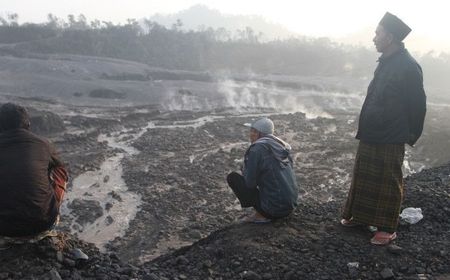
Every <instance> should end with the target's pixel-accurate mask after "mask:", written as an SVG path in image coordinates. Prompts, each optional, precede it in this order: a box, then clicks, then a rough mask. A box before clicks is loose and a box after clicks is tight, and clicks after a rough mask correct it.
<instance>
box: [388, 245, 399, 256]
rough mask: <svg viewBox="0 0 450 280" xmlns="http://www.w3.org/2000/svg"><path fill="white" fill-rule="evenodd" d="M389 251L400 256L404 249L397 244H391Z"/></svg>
mask: <svg viewBox="0 0 450 280" xmlns="http://www.w3.org/2000/svg"><path fill="white" fill-rule="evenodd" d="M387 250H388V252H389V253H391V254H394V255H400V254H401V253H402V252H403V248H402V247H400V246H397V245H395V244H389V245H388V247H387Z"/></svg>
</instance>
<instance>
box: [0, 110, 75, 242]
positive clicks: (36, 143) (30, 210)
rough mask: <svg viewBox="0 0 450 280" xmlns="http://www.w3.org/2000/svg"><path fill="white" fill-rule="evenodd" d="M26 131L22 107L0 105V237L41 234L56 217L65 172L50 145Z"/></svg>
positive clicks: (27, 120)
mask: <svg viewBox="0 0 450 280" xmlns="http://www.w3.org/2000/svg"><path fill="white" fill-rule="evenodd" d="M29 128H30V120H29V117H28V113H27V111H26V110H25V108H24V107H22V106H19V105H16V104H12V103H7V104H3V105H2V106H0V237H1V236H7V237H24V238H33V237H36V236H38V235H44V233H45V232H46V231H47V230H49V229H51V228H52V227H53V225H54V224H55V223H56V222H57V220H58V217H59V208H60V206H61V202H62V200H63V196H64V191H65V187H66V183H67V180H68V177H67V172H66V170H65V168H64V166H63V164H62V163H61V161H60V160H59V159H58V158H57V156H56V152H55V150H54V149H53V147H52V146H51V145H50V143H49V142H48V141H47V140H45V139H43V138H41V137H38V136H37V135H35V134H33V133H32V132H31V131H30V130H29Z"/></svg>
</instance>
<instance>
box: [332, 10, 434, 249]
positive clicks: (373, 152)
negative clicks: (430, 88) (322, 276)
mask: <svg viewBox="0 0 450 280" xmlns="http://www.w3.org/2000/svg"><path fill="white" fill-rule="evenodd" d="M410 31H411V29H410V28H409V27H408V26H407V25H406V24H405V23H404V22H403V21H402V20H400V19H399V18H398V17H396V16H395V15H392V14H390V13H386V14H385V15H384V17H383V18H382V19H381V21H380V23H379V25H378V27H377V29H376V31H375V37H374V38H373V42H374V44H375V47H376V49H377V51H378V52H380V53H381V56H380V58H379V60H378V66H377V68H376V70H375V74H374V77H373V80H372V81H371V83H370V85H369V88H368V90H367V96H366V99H365V101H364V104H363V107H362V109H361V114H360V117H359V127H358V133H357V135H356V139H359V140H360V142H359V147H358V151H357V153H356V160H355V166H354V171H353V180H352V184H351V187H350V191H349V194H348V198H347V201H346V203H345V206H344V211H343V214H342V218H343V219H342V220H341V224H342V225H343V226H354V225H358V224H364V225H372V226H376V227H377V228H378V231H376V232H375V235H374V237H373V238H372V239H371V243H372V244H376V245H386V244H389V243H390V241H392V240H394V239H395V238H396V237H397V235H396V230H397V225H398V219H399V213H400V206H401V203H402V199H403V174H402V164H403V158H404V155H405V143H407V144H409V145H410V146H413V145H414V143H416V141H417V140H418V139H419V137H420V135H421V134H422V129H423V123H424V119H425V112H426V96H425V91H424V89H423V77H422V69H421V67H420V66H419V64H418V63H417V62H416V61H415V60H414V58H412V57H411V55H410V54H409V52H408V51H407V50H406V49H405V47H404V44H403V43H402V41H403V39H404V38H405V37H406V36H407V35H408V34H409V32H410Z"/></svg>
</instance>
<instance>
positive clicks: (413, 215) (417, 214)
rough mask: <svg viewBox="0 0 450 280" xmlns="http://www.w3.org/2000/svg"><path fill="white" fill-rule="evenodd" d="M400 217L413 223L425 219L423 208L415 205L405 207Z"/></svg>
mask: <svg viewBox="0 0 450 280" xmlns="http://www.w3.org/2000/svg"><path fill="white" fill-rule="evenodd" d="M400 218H402V220H404V221H405V222H407V223H408V224H412V225H413V224H415V223H417V222H418V221H420V220H422V219H423V215H422V209H420V208H414V207H408V208H405V209H403V211H402V213H401V214H400Z"/></svg>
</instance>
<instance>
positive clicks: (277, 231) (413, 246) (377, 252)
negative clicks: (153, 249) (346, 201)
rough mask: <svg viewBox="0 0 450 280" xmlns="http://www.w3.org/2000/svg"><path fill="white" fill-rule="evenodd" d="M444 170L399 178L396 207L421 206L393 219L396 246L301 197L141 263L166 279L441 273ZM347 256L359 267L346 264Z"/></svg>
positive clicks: (447, 191)
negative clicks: (400, 220) (282, 214)
mask: <svg viewBox="0 0 450 280" xmlns="http://www.w3.org/2000/svg"><path fill="white" fill-rule="evenodd" d="M449 174H450V164H447V165H445V166H442V167H438V168H433V169H429V170H424V171H422V172H420V173H418V174H415V175H413V176H411V177H409V178H408V179H407V182H406V185H407V186H406V199H405V202H404V205H403V206H404V207H420V208H422V211H423V213H424V219H423V220H422V221H420V222H419V223H418V224H416V225H411V226H408V225H402V226H400V228H399V231H398V234H399V239H398V240H397V241H395V242H394V243H395V245H397V246H399V247H401V248H391V249H389V248H387V247H376V246H373V245H370V244H369V239H370V236H371V234H370V233H369V232H368V231H367V230H365V229H360V230H358V229H357V230H355V229H344V228H342V227H340V226H339V225H338V223H337V221H338V220H337V219H338V213H339V211H340V207H341V202H340V201H337V202H331V203H325V204H311V203H310V202H309V201H302V202H301V203H300V207H299V209H298V210H297V211H296V212H295V213H294V215H293V216H291V217H290V218H288V219H285V220H282V221H278V222H276V223H274V224H270V225H251V224H236V225H232V226H229V227H226V228H224V229H222V230H219V231H217V232H214V233H213V234H211V235H210V236H209V237H207V238H205V239H203V240H201V241H199V242H197V243H195V244H194V245H193V246H190V247H186V248H184V249H180V250H178V251H176V252H174V253H173V254H169V255H165V256H161V257H159V258H157V259H155V260H154V261H153V262H150V263H147V264H146V265H145V267H148V268H150V267H153V268H154V269H155V268H158V270H157V271H156V272H155V274H156V275H158V276H162V277H167V278H169V279H176V278H177V277H178V279H208V278H210V279H242V278H243V279H350V278H359V279H380V278H382V277H383V276H384V277H386V278H385V279H387V278H388V276H389V274H390V273H393V274H392V276H393V275H395V277H396V279H419V277H420V274H424V275H422V276H423V277H426V278H422V279H449V278H448V277H450V221H449V219H448V217H449V215H450V187H449V186H450V177H449ZM392 249H394V250H392ZM351 262H358V263H359V268H358V269H352V270H349V268H348V265H347V264H348V263H351ZM425 275H426V276H425ZM441 277H442V278H441Z"/></svg>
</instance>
